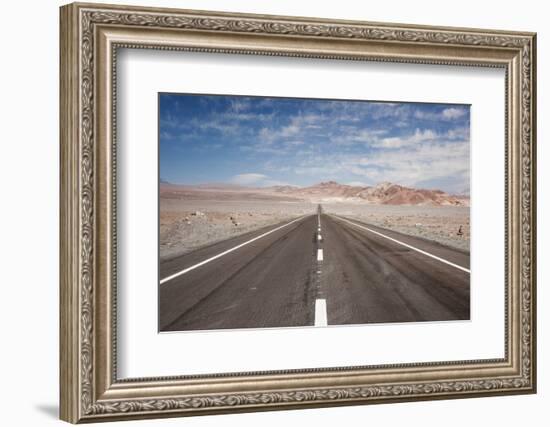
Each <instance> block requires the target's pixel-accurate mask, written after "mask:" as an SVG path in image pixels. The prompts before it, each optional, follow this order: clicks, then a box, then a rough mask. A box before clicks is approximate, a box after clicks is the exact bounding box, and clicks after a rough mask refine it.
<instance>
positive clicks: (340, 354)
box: [117, 50, 504, 378]
mask: <svg viewBox="0 0 550 427" xmlns="http://www.w3.org/2000/svg"><path fill="white" fill-rule="evenodd" d="M117 64H118V67H119V68H118V77H117V81H118V82H119V86H118V92H117V100H118V103H119V104H118V108H119V110H118V111H117V118H118V123H117V131H118V141H117V142H118V146H119V152H118V156H117V158H118V159H119V165H118V168H117V170H118V171H119V182H118V190H117V193H118V195H119V202H118V218H119V219H120V220H119V222H118V224H119V229H118V237H117V242H118V245H119V255H120V256H119V259H118V262H117V273H118V291H117V295H118V301H119V302H118V310H119V316H118V319H119V337H121V341H120V342H119V346H118V356H119V364H118V368H119V371H118V374H119V377H120V378H128V377H130V378H131V377H134V378H136V377H154V376H173V375H188V374H201V373H216V372H243V371H249V372H250V371H265V370H276V369H279V370H284V369H303V368H312V367H326V368H328V367H332V366H358V365H380V364H384V363H414V362H430V361H449V360H472V359H496V358H501V357H504V236H503V233H502V230H503V229H504V213H503V212H504V144H503V141H504V97H503V96H502V95H503V92H504V70H502V69H495V68H479V67H476V68H472V67H460V68H457V67H441V66H430V65H413V64H389V63H372V62H370V63H366V62H350V61H326V60H325V61H323V60H314V59H301V58H280V57H275V58H274V57H258V56H249V55H248V56H239V57H228V56H227V55H223V54H219V55H212V54H204V53H188V52H187V53H182V52H166V51H151V50H139V51H136V50H123V51H122V52H121V53H120V54H119V57H118V60H117ZM157 76H162V79H158V78H157ZM182 76H185V78H182ZM219 76H223V79H220V78H219ZM258 76H261V78H258ZM426 76H429V77H426ZM428 78H429V85H425V84H421V83H419V82H422V80H421V79H428ZM326 82H332V83H331V84H330V85H327V84H326ZM167 91H172V92H179V93H186V92H196V93H216V94H221V93H225V94H227V93H229V94H231V93H232V94H247V95H277V96H294V97H304V98H310V97H316V98H335V97H340V98H343V99H375V100H387V101H390V100H391V101H426V102H448V103H456V104H471V105H472V107H471V119H472V120H471V122H472V125H471V141H472V143H471V158H472V168H471V172H472V174H471V177H472V181H473V183H474V185H473V186H472V192H471V197H472V213H471V223H472V233H471V234H472V236H474V238H473V240H472V247H471V252H472V255H473V256H472V263H471V271H472V274H471V291H472V292H471V296H472V298H471V300H472V301H471V302H472V303H471V321H460V322H424V323H408V324H382V325H361V326H358V325H355V326H339V327H334V326H333V327H328V328H285V329H277V328H272V329H244V330H239V331H207V332H198V331H194V332H186V333H169V334H166V333H164V334H158V333H157V319H158V317H157V310H156V309H157V306H156V304H152V301H153V302H154V301H156V298H157V277H158V276H157V274H158V272H157V269H158V264H157V250H158V246H157V245H158V243H157V237H158V234H157V227H158V209H157V201H158V191H157V190H158V186H157V177H158V170H157V168H156V167H155V166H156V164H157V162H156V161H155V158H156V155H157V152H158V146H157V132H158V128H157V102H158V100H157V98H158V92H167ZM489 162H494V166H493V171H492V173H491V174H488V173H486V170H487V169H486V165H487V163H489ZM485 253H495V255H496V254H500V256H494V257H482V256H480V254H485ZM462 274H467V273H462ZM327 343H329V345H327ZM213 348H223V349H224V356H223V357H222V358H218V357H215V356H214V355H213V354H212V352H211V351H208V350H205V349H213Z"/></svg>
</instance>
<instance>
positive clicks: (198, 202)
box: [160, 194, 317, 259]
mask: <svg viewBox="0 0 550 427" xmlns="http://www.w3.org/2000/svg"><path fill="white" fill-rule="evenodd" d="M316 208H317V205H315V204H312V203H309V202H302V201H288V200H285V199H281V200H279V199H271V200H269V199H268V200H249V199H248V198H247V197H246V196H245V197H241V198H240V200H239V199H238V198H235V197H226V200H212V199H211V198H210V199H204V198H203V199H201V198H198V196H197V195H196V194H195V195H194V197H193V198H181V199H178V198H166V197H161V200H160V257H161V259H167V258H172V257H174V256H178V255H181V254H184V253H186V252H189V251H191V250H193V249H196V248H198V247H201V246H203V245H206V244H209V243H214V242H217V241H220V240H225V239H227V238H229V237H232V236H236V235H239V234H243V233H246V232H248V231H252V230H256V229H259V228H261V227H265V226H267V225H271V224H277V223H279V222H282V221H287V220H290V219H292V218H296V217H298V216H301V215H304V214H309V213H315V209H316Z"/></svg>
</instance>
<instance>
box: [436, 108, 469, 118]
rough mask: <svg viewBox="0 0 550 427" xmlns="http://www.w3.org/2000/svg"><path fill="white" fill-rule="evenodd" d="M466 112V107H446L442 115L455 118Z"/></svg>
mask: <svg viewBox="0 0 550 427" xmlns="http://www.w3.org/2000/svg"><path fill="white" fill-rule="evenodd" d="M465 114H466V109H465V108H446V109H444V110H443V112H442V113H441V115H442V116H443V118H444V119H447V120H454V119H458V118H460V117H462V116H464V115H465Z"/></svg>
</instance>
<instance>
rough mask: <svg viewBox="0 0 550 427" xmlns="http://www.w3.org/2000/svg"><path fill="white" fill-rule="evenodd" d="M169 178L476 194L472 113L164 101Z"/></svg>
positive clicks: (440, 107) (455, 108)
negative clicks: (386, 184) (472, 177)
mask: <svg viewBox="0 0 550 427" xmlns="http://www.w3.org/2000/svg"><path fill="white" fill-rule="evenodd" d="M159 104H160V113H159V116H160V117H159V119H160V122H159V126H160V129H159V138H160V176H161V179H163V180H166V181H168V182H172V183H177V184H200V183H233V184H239V185H245V186H253V187H265V186H271V185H286V184H289V185H298V186H307V185H312V184H316V183H318V182H322V181H328V180H334V181H337V182H340V183H342V184H352V185H374V184H377V183H380V182H385V181H389V182H394V183H398V184H401V185H407V186H415V187H419V188H420V187H421V188H437V189H441V190H444V191H448V192H451V193H469V190H470V143H469V140H470V108H469V106H467V105H450V104H422V103H388V102H368V101H340V100H316V99H293V98H267V97H246V96H214V95H186V94H160V97H159Z"/></svg>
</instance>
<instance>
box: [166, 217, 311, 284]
mask: <svg viewBox="0 0 550 427" xmlns="http://www.w3.org/2000/svg"><path fill="white" fill-rule="evenodd" d="M303 218H304V217H303V216H302V217H300V218H296V219H295V220H292V221H290V222H288V223H286V224H283V225H281V226H279V227H277V228H274V229H273V230H270V231H268V232H266V233H263V234H260V235H259V236H256V237H254V238H253V239H250V240H247V241H246V242H244V243H241V244H240V245H237V246H235V247H233V248H231V249H228V250H226V251H224V252H222V253H219V254H218V255H214V256H213V257H211V258H208V259H205V260H204V261H201V262H199V263H198V264H195V265H192V266H191V267H187V268H186V269H184V270H181V271H178V272H177V273H174V274H172V275H171V276H168V277H165V278H164V279H162V280H161V281H160V284H161V285H162V284H163V283H166V282H168V281H170V280H172V279H175V278H176V277H179V276H181V275H183V274H185V273H189V272H190V271H191V270H194V269H195V268H198V267H200V266H203V265H204V264H208V263H209V262H211V261H214V260H215V259H218V258H220V257H222V256H224V255H227V254H228V253H231V252H233V251H236V250H237V249H240V248H242V247H243V246H246V245H248V244H249V243H252V242H255V241H256V240H258V239H261V238H262V237H265V236H267V235H269V234H271V233H275V232H276V231H278V230H280V229H281V228H284V227H288V226H289V225H290V224H293V223H295V222H296V221H299V220H301V219H303Z"/></svg>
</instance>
